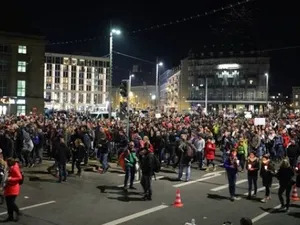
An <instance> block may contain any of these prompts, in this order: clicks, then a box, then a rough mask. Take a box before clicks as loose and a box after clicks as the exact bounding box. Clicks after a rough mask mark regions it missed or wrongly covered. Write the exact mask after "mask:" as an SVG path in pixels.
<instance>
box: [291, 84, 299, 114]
mask: <svg viewBox="0 0 300 225" xmlns="http://www.w3.org/2000/svg"><path fill="white" fill-rule="evenodd" d="M292 105H293V108H294V109H296V110H299V109H300V87H293V97H292Z"/></svg>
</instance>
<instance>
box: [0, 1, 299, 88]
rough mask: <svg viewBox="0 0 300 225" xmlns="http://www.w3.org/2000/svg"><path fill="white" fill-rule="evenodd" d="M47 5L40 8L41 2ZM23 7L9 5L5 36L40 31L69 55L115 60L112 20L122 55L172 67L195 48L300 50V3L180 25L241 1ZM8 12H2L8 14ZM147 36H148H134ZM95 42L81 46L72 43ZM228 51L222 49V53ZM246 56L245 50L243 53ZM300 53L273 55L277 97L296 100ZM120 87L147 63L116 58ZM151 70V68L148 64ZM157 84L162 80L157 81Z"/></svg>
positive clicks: (253, 5) (262, 4)
mask: <svg viewBox="0 0 300 225" xmlns="http://www.w3.org/2000/svg"><path fill="white" fill-rule="evenodd" d="M37 2H40V3H37ZM127 2H128V1H89V0H85V1H62V0H60V1H58V0H51V1H35V3H34V2H33V1H32V3H31V2H30V1H20V0H13V1H10V3H3V5H2V6H4V7H3V9H4V8H5V9H7V10H3V9H2V10H1V14H0V29H1V28H2V27H3V28H4V29H6V30H7V29H8V28H10V29H11V30H14V31H18V30H19V31H21V32H38V33H41V34H42V35H44V36H46V38H47V40H48V41H49V43H53V42H54V43H56V42H68V44H67V43H64V44H57V45H48V46H47V51H52V52H61V53H90V54H91V55H94V56H103V55H106V54H108V46H109V45H108V44H109V40H108V37H107V34H108V33H109V27H110V21H112V25H113V26H114V27H118V28H120V29H121V30H122V31H123V34H122V36H120V37H117V38H115V41H114V50H115V51H119V52H122V53H126V54H129V55H133V56H136V57H140V58H143V59H147V60H150V61H155V58H156V57H157V56H158V57H159V58H160V59H161V60H162V61H164V62H165V68H166V69H167V68H171V67H173V66H177V65H179V63H180V59H182V58H184V57H186V56H187V54H188V52H189V50H190V49H197V48H198V47H202V46H203V45H207V46H212V45H214V44H215V45H216V46H221V45H222V44H224V45H228V44H234V45H238V44H241V43H244V44H246V45H253V46H256V49H273V48H283V47H288V46H297V45H299V46H300V41H299V40H300V29H299V28H300V16H299V13H298V15H297V9H298V7H297V6H296V5H295V4H293V2H294V3H295V1H291V0H287V1H270V0H256V1H253V2H249V3H247V4H244V5H242V6H239V7H236V8H235V9H234V10H233V9H231V10H226V11H223V12H217V13H214V14H212V15H208V16H205V17H201V18H199V19H193V20H190V21H187V22H183V23H176V20H178V19H182V18H185V17H190V16H194V15H197V14H202V13H205V12H208V11H211V10H213V9H216V8H220V7H223V6H227V5H228V4H233V3H237V2H238V1H237V0H202V1H191V0H189V1H178V2H176V1H168V0H167V1H136V2H134V1H130V4H129V3H127ZM1 8H2V7H1ZM170 21H174V23H173V25H171V26H166V27H162V28H159V29H152V30H149V31H146V30H143V28H148V27H151V26H154V25H157V24H164V23H168V22H170ZM139 29H142V31H141V32H136V33H132V31H134V30H139ZM93 37H97V38H96V39H94V40H90V41H84V42H82V43H79V44H74V43H69V41H70V40H71V41H72V40H84V39H88V38H93ZM221 50H222V49H220V51H221ZM241 50H242V49H241ZM299 53H300V48H298V49H288V50H278V51H271V52H268V55H269V56H270V57H271V71H270V85H271V87H270V88H271V92H279V91H280V92H281V91H283V92H285V93H289V92H290V90H291V86H295V85H299V86H300V75H298V71H299V69H298V64H299V62H300V57H299ZM114 62H115V64H114V66H115V67H117V68H115V70H114V71H115V74H114V76H115V80H114V82H115V83H117V82H119V80H120V79H122V78H125V77H126V76H127V74H128V72H127V70H129V69H130V68H131V66H132V64H140V63H141V62H139V61H136V60H132V59H128V58H125V57H123V56H119V55H117V56H115V61H114ZM143 65H144V66H145V67H146V68H147V69H148V70H151V65H150V64H143ZM153 81H154V77H153Z"/></svg>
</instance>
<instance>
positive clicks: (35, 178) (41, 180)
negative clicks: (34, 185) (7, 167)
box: [29, 176, 57, 183]
mask: <svg viewBox="0 0 300 225" xmlns="http://www.w3.org/2000/svg"><path fill="white" fill-rule="evenodd" d="M29 181H32V182H49V183H56V182H57V180H54V179H50V178H40V177H34V176H29Z"/></svg>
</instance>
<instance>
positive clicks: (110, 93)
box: [108, 29, 121, 118]
mask: <svg viewBox="0 0 300 225" xmlns="http://www.w3.org/2000/svg"><path fill="white" fill-rule="evenodd" d="M120 34H121V31H120V30H118V29H112V30H111V31H110V35H109V77H108V78H109V79H108V83H109V85H108V88H109V94H108V101H109V103H110V105H109V108H108V109H109V110H108V112H109V118H111V110H112V108H111V105H112V104H111V102H112V97H111V96H112V78H113V69H112V68H113V36H114V35H120Z"/></svg>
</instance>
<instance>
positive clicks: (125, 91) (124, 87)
mask: <svg viewBox="0 0 300 225" xmlns="http://www.w3.org/2000/svg"><path fill="white" fill-rule="evenodd" d="M120 95H121V96H122V97H123V98H127V97H128V81H126V80H123V81H122V82H121V85H120Z"/></svg>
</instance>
